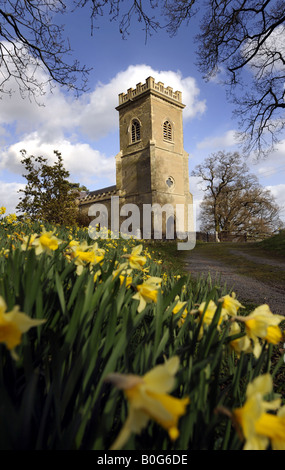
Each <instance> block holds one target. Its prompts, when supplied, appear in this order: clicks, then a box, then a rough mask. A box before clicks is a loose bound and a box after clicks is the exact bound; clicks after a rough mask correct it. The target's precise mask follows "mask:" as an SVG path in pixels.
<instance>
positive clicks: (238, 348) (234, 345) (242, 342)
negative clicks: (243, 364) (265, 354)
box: [229, 322, 252, 357]
mask: <svg viewBox="0 0 285 470" xmlns="http://www.w3.org/2000/svg"><path fill="white" fill-rule="evenodd" d="M240 332H241V328H240V326H239V324H238V323H237V322H233V323H232V324H231V326H230V330H229V335H230V336H233V335H236V334H239V333H240ZM229 345H230V348H231V349H233V350H234V351H235V352H236V354H237V356H238V357H239V356H240V355H241V353H242V352H244V353H252V345H251V341H250V339H249V337H248V336H247V335H246V334H245V335H244V336H241V337H240V338H236V339H234V340H232V341H230V343H229Z"/></svg>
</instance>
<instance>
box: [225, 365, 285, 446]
mask: <svg viewBox="0 0 285 470" xmlns="http://www.w3.org/2000/svg"><path fill="white" fill-rule="evenodd" d="M272 389H273V384H272V377H271V376H270V374H264V375H261V376H259V377H257V378H256V379H255V380H254V381H253V382H251V383H250V384H249V385H248V387H247V392H246V402H245V404H244V405H243V407H241V408H237V409H234V410H233V418H234V421H235V422H236V423H237V424H238V425H239V426H240V428H241V430H242V434H243V437H244V439H245V444H244V447H243V448H244V450H265V449H267V448H268V446H269V445H271V448H272V449H273V450H285V407H284V406H283V407H282V408H280V403H281V400H280V399H275V400H273V401H271V402H268V401H265V400H264V397H265V396H266V395H268V394H269V393H271V392H272ZM278 408H280V409H279V411H278V413H277V414H273V413H272V410H277V409H278ZM267 411H269V413H267Z"/></svg>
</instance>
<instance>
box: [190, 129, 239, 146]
mask: <svg viewBox="0 0 285 470" xmlns="http://www.w3.org/2000/svg"><path fill="white" fill-rule="evenodd" d="M237 144H238V140H237V137H236V131H235V130H229V131H227V132H226V133H225V134H224V135H221V136H213V137H207V138H206V139H204V140H202V141H201V142H199V143H198V144H197V148H198V149H205V148H209V149H212V150H213V151H214V150H216V149H220V150H223V149H224V148H227V147H234V146H236V145H237Z"/></svg>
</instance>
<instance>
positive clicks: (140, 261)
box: [123, 245, 146, 269]
mask: <svg viewBox="0 0 285 470" xmlns="http://www.w3.org/2000/svg"><path fill="white" fill-rule="evenodd" d="M142 248H143V246H142V245H137V246H135V247H134V248H133V249H132V251H131V254H128V255H123V258H128V261H129V265H130V267H131V268H132V269H142V267H143V266H144V265H145V263H146V257H145V256H142V255H141V252H142Z"/></svg>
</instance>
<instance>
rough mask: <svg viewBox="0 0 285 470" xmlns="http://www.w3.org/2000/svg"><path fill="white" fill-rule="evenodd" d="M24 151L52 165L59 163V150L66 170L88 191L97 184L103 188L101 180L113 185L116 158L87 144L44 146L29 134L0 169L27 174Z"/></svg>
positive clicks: (10, 151)
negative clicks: (24, 164) (57, 161)
mask: <svg viewBox="0 0 285 470" xmlns="http://www.w3.org/2000/svg"><path fill="white" fill-rule="evenodd" d="M21 149H25V150H27V152H28V155H35V156H38V155H42V156H44V157H47V158H48V160H49V161H50V163H52V162H54V161H55V160H56V156H55V155H54V150H58V151H59V152H60V153H61V154H62V157H63V162H64V166H65V168H66V169H67V170H68V171H69V172H70V175H71V178H72V180H73V181H74V182H80V183H81V184H85V185H86V186H87V187H88V186H90V185H91V186H94V185H96V184H99V186H100V181H101V180H102V179H106V180H108V181H110V184H114V181H115V157H106V156H105V155H104V154H101V153H100V152H99V151H98V150H94V149H93V148H92V147H90V145H88V144H85V143H75V144H72V143H71V142H69V141H68V140H66V139H59V140H57V141H54V142H52V143H47V142H42V140H41V139H40V138H39V136H38V135H37V133H34V134H30V135H28V136H26V137H25V138H24V139H23V140H22V141H21V142H17V143H15V144H13V145H11V146H10V147H9V149H8V150H7V151H5V152H3V153H2V161H1V166H2V168H3V169H7V168H8V169H9V170H10V171H11V172H13V173H18V174H22V173H23V172H24V171H23V170H24V168H23V166H22V164H21V159H22V155H21V153H20V150H21ZM90 189H92V187H91V188H90Z"/></svg>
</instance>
